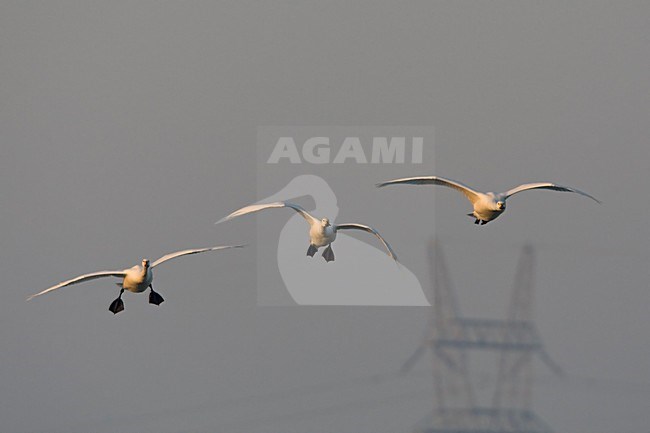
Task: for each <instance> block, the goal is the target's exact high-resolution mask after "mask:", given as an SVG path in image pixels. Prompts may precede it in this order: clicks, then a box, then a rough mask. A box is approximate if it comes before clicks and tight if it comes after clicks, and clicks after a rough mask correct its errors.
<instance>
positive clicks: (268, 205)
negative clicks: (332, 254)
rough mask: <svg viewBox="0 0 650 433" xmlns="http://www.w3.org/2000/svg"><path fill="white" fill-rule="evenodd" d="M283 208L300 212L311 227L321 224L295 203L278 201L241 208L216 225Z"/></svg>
mask: <svg viewBox="0 0 650 433" xmlns="http://www.w3.org/2000/svg"><path fill="white" fill-rule="evenodd" d="M282 207H288V208H291V209H293V210H295V211H296V212H298V213H299V214H300V215H301V216H302V217H303V218H304V219H305V221H307V222H308V223H309V225H312V224H313V223H318V222H320V221H318V220H317V219H316V218H314V217H313V216H311V214H310V213H309V212H307V211H306V210H304V209H303V208H302V207H300V206H298V205H297V204H294V203H291V202H288V201H276V202H273V203H263V204H252V205H250V206H246V207H243V208H241V209H239V210H236V211H234V212H233V213H231V214H230V215H228V216H227V217H224V218H222V219H220V220H219V221H217V222H216V224H219V223H222V222H224V221H229V220H231V219H233V218H235V217H238V216H242V215H246V214H249V213H253V212H259V211H261V210H264V209H273V208H282Z"/></svg>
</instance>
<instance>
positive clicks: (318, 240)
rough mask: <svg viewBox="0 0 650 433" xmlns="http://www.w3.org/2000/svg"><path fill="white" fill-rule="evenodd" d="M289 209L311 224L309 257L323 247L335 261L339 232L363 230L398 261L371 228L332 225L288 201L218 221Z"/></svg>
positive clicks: (328, 258)
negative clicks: (374, 237) (333, 244)
mask: <svg viewBox="0 0 650 433" xmlns="http://www.w3.org/2000/svg"><path fill="white" fill-rule="evenodd" d="M283 207H288V208H291V209H293V210H295V211H296V212H298V213H299V214H300V216H302V217H303V218H304V219H305V221H307V223H308V224H309V241H310V242H309V248H308V249H307V255H308V256H309V257H314V254H316V252H317V251H318V249H319V248H321V247H325V246H326V247H327V248H325V250H323V258H324V259H325V261H326V262H333V261H334V252H333V251H332V242H334V240H335V239H336V233H337V232H338V231H339V230H363V231H366V232H368V233H371V234H373V235H375V236H376V237H377V239H379V240H380V241H381V243H382V244H383V245H384V248H386V251H387V252H388V255H389V256H390V257H391V258H392V259H393V260H395V261H397V256H395V252H394V251H393V249H392V248H391V246H390V245H389V244H388V242H386V240H385V239H384V238H383V237H382V236H381V235H380V234H379V233H378V232H377V230H375V229H373V228H372V227H370V226H367V225H364V224H357V223H347V224H332V223H330V220H329V218H322V219H318V218H315V217H313V216H312V215H311V214H310V213H309V212H307V211H306V210H304V209H303V208H302V207H300V206H298V205H297V204H293V203H290V202H288V201H278V202H274V203H264V204H253V205H250V206H246V207H243V208H241V209H239V210H236V211H235V212H233V213H231V214H230V215H228V216H227V217H225V218H222V219H221V220H219V221H217V224H219V223H221V222H224V221H228V220H231V219H233V218H235V217H238V216H241V215H246V214H249V213H253V212H259V211H261V210H264V209H273V208H283Z"/></svg>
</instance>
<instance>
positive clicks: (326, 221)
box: [320, 218, 330, 227]
mask: <svg viewBox="0 0 650 433" xmlns="http://www.w3.org/2000/svg"><path fill="white" fill-rule="evenodd" d="M320 224H321V226H323V227H329V226H330V219H329V218H323V219H322V220H320Z"/></svg>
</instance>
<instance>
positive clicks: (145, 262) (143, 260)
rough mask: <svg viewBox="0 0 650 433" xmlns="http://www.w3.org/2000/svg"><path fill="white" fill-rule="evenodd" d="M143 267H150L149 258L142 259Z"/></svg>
mask: <svg viewBox="0 0 650 433" xmlns="http://www.w3.org/2000/svg"><path fill="white" fill-rule="evenodd" d="M142 267H143V268H144V269H149V259H142Z"/></svg>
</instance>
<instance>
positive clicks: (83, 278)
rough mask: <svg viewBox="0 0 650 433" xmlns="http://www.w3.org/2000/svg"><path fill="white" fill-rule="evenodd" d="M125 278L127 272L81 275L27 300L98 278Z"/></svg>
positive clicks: (101, 272) (102, 272)
mask: <svg viewBox="0 0 650 433" xmlns="http://www.w3.org/2000/svg"><path fill="white" fill-rule="evenodd" d="M124 276H126V272H124V271H100V272H93V273H92V274H86V275H80V276H78V277H76V278H73V279H71V280H68V281H64V282H62V283H59V284H57V285H56V286H52V287H50V288H49V289H45V290H43V291H42V292H39V293H36V294H34V295H32V296H30V297H29V298H27V300H28V301H29V300H30V299H34V298H35V297H37V296H41V295H44V294H46V293H48V292H51V291H52V290H56V289H60V288H61V287H65V286H70V285H72V284H78V283H83V282H84V281H90V280H96V279H97V278H104V277H120V278H124Z"/></svg>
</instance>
